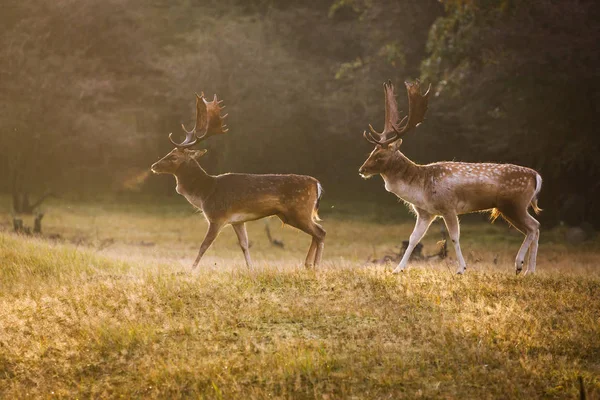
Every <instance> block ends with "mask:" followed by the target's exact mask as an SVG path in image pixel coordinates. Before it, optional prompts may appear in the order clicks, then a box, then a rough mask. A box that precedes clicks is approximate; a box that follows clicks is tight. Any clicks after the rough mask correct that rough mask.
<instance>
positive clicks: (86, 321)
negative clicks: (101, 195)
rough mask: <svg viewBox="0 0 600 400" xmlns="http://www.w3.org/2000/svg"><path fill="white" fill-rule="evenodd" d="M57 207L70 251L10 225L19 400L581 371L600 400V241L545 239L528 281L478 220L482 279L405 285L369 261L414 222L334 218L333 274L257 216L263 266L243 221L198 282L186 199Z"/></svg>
mask: <svg viewBox="0 0 600 400" xmlns="http://www.w3.org/2000/svg"><path fill="white" fill-rule="evenodd" d="M50 209H51V212H49V213H48V215H47V217H46V218H47V219H45V220H44V222H45V226H44V227H45V230H46V232H47V233H60V234H61V235H62V239H61V240H60V241H57V242H52V241H47V240H42V239H36V238H26V237H19V236H15V235H13V234H10V233H9V232H8V222H9V217H8V215H7V214H5V215H3V216H2V218H4V219H3V221H5V222H4V224H3V225H1V227H3V229H4V231H5V232H1V233H0V266H1V267H0V396H1V397H3V398H24V397H34V398H61V397H62V398H89V397H94V398H98V397H101V398H106V397H110V398H114V397H123V398H181V397H192V398H266V397H270V398H319V399H322V398H330V399H331V398H352V397H354V398H418V397H422V398H539V397H542V398H575V397H576V396H577V395H578V390H579V387H578V383H577V377H578V376H582V377H583V379H584V382H585V386H586V390H587V392H588V396H589V398H598V397H600V378H599V376H600V273H599V272H600V268H599V267H598V261H599V260H600V256H598V243H597V242H590V243H587V244H584V245H581V246H578V247H575V248H571V247H568V246H566V245H564V244H561V243H560V240H559V239H560V235H561V232H560V231H554V232H542V237H543V238H544V240H543V242H542V244H541V246H540V257H539V266H538V271H539V273H538V274H537V275H535V276H515V275H514V270H513V268H514V267H513V266H512V259H513V258H514V256H515V253H516V251H517V249H518V247H519V242H520V240H521V239H520V237H519V236H518V235H517V234H515V233H514V232H511V231H510V230H508V229H507V228H506V227H505V226H504V225H502V224H499V223H496V224H495V225H480V224H466V225H464V226H463V236H464V240H463V248H464V250H463V251H464V253H465V255H466V257H467V262H468V263H469V267H470V268H469V270H468V271H467V274H466V275H465V276H456V275H454V274H453V273H452V272H453V271H454V270H455V266H454V260H452V259H449V260H446V261H442V262H436V263H433V262H432V263H417V264H413V265H412V267H411V268H410V269H409V270H408V271H407V273H405V274H402V275H401V276H395V275H392V274H391V273H390V271H391V268H392V267H391V266H364V265H363V264H364V260H365V259H366V258H367V256H368V255H369V254H371V253H372V252H373V250H374V251H375V252H377V253H379V254H381V253H382V252H384V251H385V250H386V249H387V248H390V247H391V246H393V245H394V244H397V243H398V242H399V241H400V240H402V239H404V238H406V237H407V236H408V234H409V233H410V230H411V227H412V226H411V225H412V224H409V223H405V224H401V225H381V224H377V223H372V222H369V221H368V220H358V219H353V220H351V221H347V220H345V219H343V220H342V219H339V217H337V216H332V217H330V218H326V220H325V221H324V223H323V224H324V226H325V227H326V229H327V230H328V237H327V241H326V248H325V263H324V265H323V266H322V267H321V268H319V269H317V270H306V269H304V268H303V267H301V266H300V265H301V264H302V261H303V258H304V255H305V251H306V250H307V248H308V245H309V242H310V240H309V239H308V238H307V237H306V236H305V235H303V234H301V233H298V232H296V231H294V230H292V229H289V228H282V227H280V224H278V223H275V222H274V221H271V226H272V230H273V233H274V235H275V236H277V237H278V238H281V239H283V240H284V241H285V243H286V248H285V249H278V248H273V247H271V246H270V245H269V244H268V242H267V240H266V238H265V235H264V233H263V229H264V225H263V223H261V222H258V223H253V224H251V226H250V227H249V233H250V239H251V241H252V242H253V246H252V248H251V251H252V255H253V258H254V259H255V261H256V262H257V267H256V268H255V270H254V271H248V270H247V269H246V267H245V266H244V263H243V257H242V255H241V251H240V250H239V249H238V247H237V244H236V243H235V236H234V234H233V232H231V231H230V230H229V229H228V230H226V231H224V232H223V234H222V235H221V236H220V237H219V238H218V239H217V241H216V243H215V246H214V248H212V249H211V250H210V251H209V252H208V253H207V255H206V259H205V260H203V262H202V263H201V268H200V269H199V270H198V271H196V272H193V273H192V272H190V271H189V265H190V264H191V261H193V258H194V256H195V253H196V251H197V247H198V245H199V242H200V240H201V238H202V236H203V234H204V230H205V227H206V224H205V223H204V222H203V220H202V217H201V216H200V215H193V214H192V213H190V211H189V208H187V207H179V206H172V207H171V206H170V207H160V206H144V207H140V206H136V207H134V206H133V204H132V205H130V206H128V205H121V206H110V205H105V204H87V205H77V204H67V203H54V204H52V205H51V206H50ZM399 212H402V211H401V208H400V206H399ZM323 214H325V215H324V216H326V213H323ZM429 236H430V237H429V238H428V240H427V241H426V247H425V252H426V253H427V252H428V250H429V251H433V247H434V244H435V241H436V240H438V239H439V238H438V237H437V235H436V233H435V231H434V230H433V229H432V232H431V233H430V235H429ZM107 239H111V240H112V241H113V242H112V244H110V245H107V244H106V240H107ZM142 242H144V243H145V244H143V245H142V244H141V243H142ZM150 242H151V243H153V245H152V246H150V245H149V243H150ZM451 254H452V253H451ZM494 258H495V259H497V264H494V263H493V261H492V260H493V259H494Z"/></svg>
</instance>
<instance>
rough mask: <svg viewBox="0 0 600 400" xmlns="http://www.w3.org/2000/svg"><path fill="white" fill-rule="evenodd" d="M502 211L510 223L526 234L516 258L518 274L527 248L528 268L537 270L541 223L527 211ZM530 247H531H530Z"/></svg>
mask: <svg viewBox="0 0 600 400" xmlns="http://www.w3.org/2000/svg"><path fill="white" fill-rule="evenodd" d="M500 212H502V216H503V217H504V219H506V220H507V221H508V222H509V223H510V224H512V225H513V226H514V227H515V228H517V229H518V230H519V231H520V232H521V233H523V234H524V235H525V239H524V240H523V244H522V245H521V248H520V249H519V252H518V253H517V258H516V259H515V270H516V272H517V274H519V273H520V272H521V271H522V270H523V265H524V264H525V255H526V254H527V250H530V253H529V266H528V268H527V270H528V271H529V270H531V272H535V263H536V258H537V248H538V238H539V228H540V223H539V222H538V221H537V220H536V219H535V218H533V217H532V216H531V215H529V213H528V212H527V211H521V212H519V211H517V210H515V209H514V208H512V209H511V208H505V209H500ZM530 247H531V249H529V248H530Z"/></svg>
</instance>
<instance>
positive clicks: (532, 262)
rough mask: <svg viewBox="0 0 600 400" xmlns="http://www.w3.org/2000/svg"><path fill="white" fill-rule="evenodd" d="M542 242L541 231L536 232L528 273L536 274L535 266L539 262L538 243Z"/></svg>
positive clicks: (532, 243) (530, 252)
mask: <svg viewBox="0 0 600 400" xmlns="http://www.w3.org/2000/svg"><path fill="white" fill-rule="evenodd" d="M539 240H540V230H539V229H538V230H536V231H535V237H534V238H533V242H531V246H530V247H529V264H528V265H527V271H526V273H531V274H533V273H535V265H536V262H537V252H538V241H539Z"/></svg>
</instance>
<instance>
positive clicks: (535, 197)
mask: <svg viewBox="0 0 600 400" xmlns="http://www.w3.org/2000/svg"><path fill="white" fill-rule="evenodd" d="M541 190H542V176H541V175H540V174H538V173H537V172H536V174H535V192H533V197H532V198H531V208H533V212H534V213H536V214H539V213H540V212H542V209H541V208H540V207H538V196H539V194H540V191H541Z"/></svg>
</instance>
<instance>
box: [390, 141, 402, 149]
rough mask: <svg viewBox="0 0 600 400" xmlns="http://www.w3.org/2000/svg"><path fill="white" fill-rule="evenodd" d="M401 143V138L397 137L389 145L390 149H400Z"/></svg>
mask: <svg viewBox="0 0 600 400" xmlns="http://www.w3.org/2000/svg"><path fill="white" fill-rule="evenodd" d="M401 145H402V139H398V140H397V141H395V142H394V143H392V144H391V145H390V149H391V150H393V151H396V150H400V146H401Z"/></svg>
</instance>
